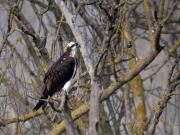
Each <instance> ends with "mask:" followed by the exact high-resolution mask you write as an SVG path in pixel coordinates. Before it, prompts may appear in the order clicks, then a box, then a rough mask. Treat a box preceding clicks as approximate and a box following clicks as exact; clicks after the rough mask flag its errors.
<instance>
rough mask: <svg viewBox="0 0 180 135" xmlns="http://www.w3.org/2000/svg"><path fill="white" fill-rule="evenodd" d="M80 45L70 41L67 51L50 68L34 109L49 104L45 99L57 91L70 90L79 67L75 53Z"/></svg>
mask: <svg viewBox="0 0 180 135" xmlns="http://www.w3.org/2000/svg"><path fill="white" fill-rule="evenodd" d="M79 47H80V45H79V44H77V43H75V42H70V43H69V44H68V45H67V47H66V51H65V53H64V54H63V55H62V56H61V57H60V58H59V59H58V60H57V61H56V62H55V63H54V64H53V65H52V66H51V67H50V68H49V69H48V71H47V72H46V74H45V77H44V87H43V93H42V96H41V98H40V100H39V102H38V103H37V104H36V106H35V107H34V109H33V110H34V111H36V110H38V109H39V108H41V107H42V108H44V107H45V106H46V104H47V102H46V101H45V100H46V99H47V98H48V97H49V96H50V97H51V96H53V94H54V93H55V92H57V91H60V90H61V89H63V90H64V91H66V92H68V90H69V88H70V86H71V82H72V79H73V78H74V76H75V74H76V71H77V67H78V63H77V59H76V58H75V54H76V52H77V48H79Z"/></svg>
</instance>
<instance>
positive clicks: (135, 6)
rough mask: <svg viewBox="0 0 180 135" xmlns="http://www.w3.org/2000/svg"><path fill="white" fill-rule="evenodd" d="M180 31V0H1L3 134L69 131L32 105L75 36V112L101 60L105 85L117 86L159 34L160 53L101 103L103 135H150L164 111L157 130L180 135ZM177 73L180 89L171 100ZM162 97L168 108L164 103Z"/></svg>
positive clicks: (159, 134)
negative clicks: (54, 62)
mask: <svg viewBox="0 0 180 135" xmlns="http://www.w3.org/2000/svg"><path fill="white" fill-rule="evenodd" d="M160 25H162V26H163V28H162V30H161V31H160V32H159V33H158V34H160V37H159V36H157V35H155V34H156V31H158V30H157V29H158V28H159V27H160ZM156 36H157V38H156ZM154 37H155V38H154ZM179 37H180V2H179V0H171V1H170V0H159V1H155V0H64V1H63V0H56V1H55V0H8V1H5V0H0V134H1V135H11V134H12V135H14V134H15V135H16V134H18V135H39V134H41V135H43V134H67V133H66V131H65V130H60V131H57V132H56V133H55V132H54V131H55V127H58V126H59V124H60V123H61V122H62V120H63V115H62V114H61V113H59V112H56V111H54V110H53V109H51V107H47V109H46V111H45V112H46V113H43V112H42V111H41V112H39V113H36V112H32V108H33V107H34V105H35V104H36V103H37V100H38V99H39V97H40V95H41V92H42V91H41V89H42V87H43V77H44V74H45V72H46V71H47V69H48V67H49V66H50V65H51V63H52V62H53V61H56V60H57V59H58V58H59V57H60V56H61V55H62V54H63V52H64V48H65V46H66V45H67V43H68V42H70V41H77V42H78V43H80V44H81V46H82V48H81V50H80V51H79V52H78V61H79V71H78V75H77V76H76V80H75V82H74V84H73V86H72V92H71V93H70V95H69V96H70V98H69V101H68V105H69V106H70V108H71V110H72V111H73V110H76V109H78V108H79V107H80V106H82V105H83V104H86V103H89V102H91V94H90V93H91V90H92V84H93V83H92V82H93V81H92V78H93V77H92V72H91V71H93V72H94V71H95V70H96V68H97V67H96V66H95V65H96V63H97V62H98V60H99V61H100V63H101V64H100V66H99V67H100V69H99V71H100V75H99V76H98V78H99V80H100V88H101V91H104V90H107V88H109V89H111V87H110V86H111V85H112V84H113V83H114V82H116V84H118V82H119V80H121V79H122V78H124V77H125V76H126V75H129V74H128V73H130V72H131V71H133V69H135V68H137V67H138V63H143V62H144V61H146V59H145V58H147V56H148V55H149V54H151V49H152V47H153V45H154V40H155V39H156V40H157V42H158V46H159V48H160V50H158V49H157V51H159V52H158V55H157V56H156V57H155V59H154V60H153V61H152V62H151V63H147V64H148V66H147V67H146V68H142V70H141V73H140V74H138V75H137V76H136V77H135V78H134V77H133V78H134V79H133V80H128V81H127V82H126V83H125V84H124V85H123V87H118V88H117V89H116V90H115V91H114V92H113V95H111V96H110V95H109V96H108V98H106V99H105V100H104V101H102V102H101V103H100V105H99V117H100V118H99V130H98V133H99V134H102V135H133V134H138V135H142V134H147V133H148V129H150V128H149V127H150V125H151V124H150V121H151V120H152V119H153V117H154V116H155V115H154V114H155V113H156V112H158V111H159V112H161V113H159V114H160V116H161V117H160V118H157V123H156V124H157V125H156V124H154V125H155V126H154V130H155V131H154V132H153V134H154V135H179V134H180V89H179V85H178V84H179V80H178V79H179V78H178V77H177V76H179V73H180V72H179V71H180V67H179V64H180V63H179V58H180V48H179V46H180V41H179V40H180V39H179ZM161 49H162V50H161ZM152 54H153V52H152ZM101 56H102V59H100V58H101ZM174 78H177V87H174V88H173V89H172V91H171V92H170V94H171V97H170V98H171V99H170V100H169V99H168V100H167V102H164V101H165V100H163V98H164V97H166V96H167V95H166V94H165V93H166V91H168V90H169V89H171V88H172V87H171V86H172V85H171V84H172V82H173V81H172V80H174ZM173 83H174V82H173ZM168 98H169V97H168ZM159 101H162V102H159ZM160 103H162V104H164V105H165V106H167V107H165V108H157V105H158V104H160ZM91 109H93V108H90V110H91ZM79 114H80V116H81V117H79V118H78V119H77V120H76V122H75V123H76V124H77V125H78V126H77V128H78V130H79V131H80V134H82V135H84V134H85V135H86V134H89V135H90V134H91V133H88V128H89V124H88V123H89V118H88V113H87V111H86V112H85V113H81V112H80V113H79ZM19 116H24V117H21V118H20V117H19ZM25 116H27V117H25ZM23 118H24V119H23Z"/></svg>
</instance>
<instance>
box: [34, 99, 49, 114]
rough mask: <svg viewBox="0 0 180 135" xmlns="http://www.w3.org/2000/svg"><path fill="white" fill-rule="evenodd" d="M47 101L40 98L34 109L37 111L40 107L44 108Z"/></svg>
mask: <svg viewBox="0 0 180 135" xmlns="http://www.w3.org/2000/svg"><path fill="white" fill-rule="evenodd" d="M46 104H47V103H46V101H44V99H43V98H41V99H40V100H39V102H38V103H37V104H36V106H35V107H34V108H33V111H37V110H38V109H39V108H41V107H42V108H44V107H45V106H46Z"/></svg>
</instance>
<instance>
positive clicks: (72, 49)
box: [66, 42, 80, 57]
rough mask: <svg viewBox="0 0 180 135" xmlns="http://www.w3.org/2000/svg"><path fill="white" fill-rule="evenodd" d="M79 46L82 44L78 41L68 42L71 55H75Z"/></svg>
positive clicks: (67, 49) (67, 48)
mask: <svg viewBox="0 0 180 135" xmlns="http://www.w3.org/2000/svg"><path fill="white" fill-rule="evenodd" d="M78 48H80V45H79V44H78V43H76V42H70V43H69V44H67V47H66V51H67V52H70V55H71V56H72V57H74V55H75V54H76V52H77V49H78Z"/></svg>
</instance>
